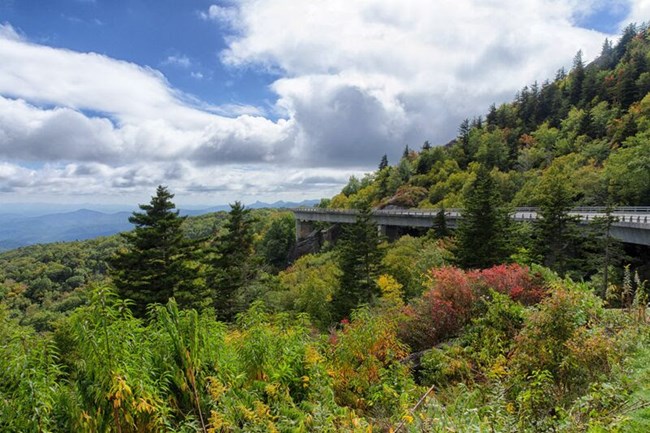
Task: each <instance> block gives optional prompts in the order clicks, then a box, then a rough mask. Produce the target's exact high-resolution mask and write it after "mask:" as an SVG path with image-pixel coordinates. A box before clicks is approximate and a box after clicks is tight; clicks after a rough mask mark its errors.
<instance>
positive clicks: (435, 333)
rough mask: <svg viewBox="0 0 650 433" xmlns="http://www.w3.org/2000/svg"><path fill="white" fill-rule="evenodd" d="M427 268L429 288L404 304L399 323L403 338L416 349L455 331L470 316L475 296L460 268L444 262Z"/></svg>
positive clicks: (427, 345)
mask: <svg viewBox="0 0 650 433" xmlns="http://www.w3.org/2000/svg"><path fill="white" fill-rule="evenodd" d="M429 272H430V274H429V283H428V286H429V287H430V288H429V290H428V291H426V292H425V293H424V294H423V295H422V296H421V297H420V298H418V299H416V300H414V301H413V302H412V303H411V304H410V305H408V306H407V307H405V310H404V313H405V316H406V318H405V320H404V322H403V323H402V326H401V327H400V337H401V339H402V341H405V342H406V343H407V344H409V346H411V349H413V350H416V351H417V350H422V349H426V348H429V347H432V346H434V345H435V344H437V343H439V342H441V341H443V340H445V339H448V338H450V337H452V336H454V335H456V334H457V333H458V331H460V329H461V328H462V327H463V326H464V325H465V324H466V323H467V322H469V320H470V319H471V317H472V314H471V313H472V307H473V304H474V300H475V299H474V292H473V290H472V286H471V282H470V280H469V278H468V276H467V274H466V273H465V272H464V271H462V270H461V269H458V268H454V267H451V266H445V267H442V268H438V269H432V270H430V271H429Z"/></svg>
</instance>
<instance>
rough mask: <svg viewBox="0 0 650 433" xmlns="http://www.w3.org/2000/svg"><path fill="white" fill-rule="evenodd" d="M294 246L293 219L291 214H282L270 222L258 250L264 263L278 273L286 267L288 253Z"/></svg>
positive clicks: (294, 230)
mask: <svg viewBox="0 0 650 433" xmlns="http://www.w3.org/2000/svg"><path fill="white" fill-rule="evenodd" d="M295 244H296V221H295V218H294V217H293V214H291V213H283V214H282V215H279V216H278V217H276V218H274V219H273V220H272V221H271V224H270V226H269V228H268V230H267V231H266V233H265V234H264V237H263V238H262V242H261V245H260V250H261V252H262V255H263V256H264V260H265V261H266V263H268V264H269V265H271V266H272V267H273V268H274V269H275V270H276V271H279V270H282V269H284V268H285V267H286V266H287V264H288V262H287V260H288V257H289V253H290V252H291V249H292V248H293V246H294V245H295Z"/></svg>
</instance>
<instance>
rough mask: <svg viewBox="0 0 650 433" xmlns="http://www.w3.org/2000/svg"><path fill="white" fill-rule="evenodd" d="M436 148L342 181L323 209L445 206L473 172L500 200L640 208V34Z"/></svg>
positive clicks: (648, 194)
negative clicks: (485, 177) (483, 175)
mask: <svg viewBox="0 0 650 433" xmlns="http://www.w3.org/2000/svg"><path fill="white" fill-rule="evenodd" d="M458 132H459V133H458V136H457V137H456V138H455V139H454V140H452V141H451V142H449V143H447V144H446V145H441V146H432V145H430V144H429V143H428V142H425V143H424V144H423V145H422V147H421V148H420V149H413V148H409V147H408V146H407V147H406V148H405V149H404V153H403V155H402V157H401V159H400V160H399V161H396V163H395V165H392V166H390V165H389V164H388V161H387V159H386V158H385V157H384V158H381V155H380V154H379V155H377V162H379V161H380V158H381V163H380V164H379V170H377V171H376V172H375V173H371V174H369V175H367V176H366V177H364V178H362V179H357V178H355V177H352V178H351V179H350V182H349V183H348V184H347V185H346V186H345V187H344V188H343V190H342V191H341V193H340V194H338V195H336V196H335V197H333V198H332V199H331V200H330V201H329V206H330V207H332V208H355V207H358V206H359V205H360V204H362V203H367V202H370V203H371V204H372V206H374V207H379V208H383V207H386V206H397V207H403V208H410V207H420V208H440V207H444V208H453V207H462V206H463V205H464V196H465V193H466V192H467V191H468V189H469V188H470V187H471V185H472V182H473V181H474V179H475V178H476V173H477V172H478V169H479V167H480V166H482V167H485V168H487V169H489V170H490V171H491V175H492V177H493V178H494V179H495V182H496V185H497V187H498V190H499V191H498V192H499V194H500V196H501V198H502V200H503V201H505V202H506V203H508V204H510V205H512V206H539V205H540V203H542V201H543V200H544V199H545V198H548V197H549V191H550V190H549V188H550V187H549V185H555V184H558V185H559V186H560V187H561V188H563V189H564V193H565V194H566V195H567V196H568V197H570V199H571V201H572V202H573V203H574V204H575V205H576V206H602V205H605V204H611V205H620V206H649V205H650V175H649V174H650V30H649V29H648V26H647V25H641V26H636V25H630V26H628V27H627V28H626V29H625V31H624V32H623V34H622V35H621V37H620V39H618V41H617V42H616V44H613V43H611V42H610V41H607V40H606V41H605V43H604V44H603V48H602V52H601V55H600V56H599V57H598V58H597V59H596V60H594V61H593V62H591V63H589V64H585V63H584V62H583V60H582V53H581V52H578V53H577V54H576V56H575V58H574V60H573V67H572V68H571V70H570V71H568V72H567V71H565V70H564V69H560V70H559V71H558V72H557V74H556V76H555V78H554V79H552V80H546V81H544V82H542V83H537V82H534V83H532V84H530V85H528V86H525V87H523V88H522V89H521V90H520V91H519V92H518V93H517V95H516V96H515V98H514V100H513V101H512V102H510V103H505V104H501V105H500V106H496V105H494V104H493V105H492V106H491V107H490V109H489V111H488V112H487V113H485V116H479V117H476V118H474V119H466V120H465V121H463V122H462V123H461V125H460V126H459V131H458Z"/></svg>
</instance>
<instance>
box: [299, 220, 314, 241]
mask: <svg viewBox="0 0 650 433" xmlns="http://www.w3.org/2000/svg"><path fill="white" fill-rule="evenodd" d="M313 231H314V224H313V223H312V222H309V221H300V220H299V219H296V240H298V241H300V240H303V239H307V238H308V237H309V235H310V234H311V232H313Z"/></svg>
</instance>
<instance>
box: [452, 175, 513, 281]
mask: <svg viewBox="0 0 650 433" xmlns="http://www.w3.org/2000/svg"><path fill="white" fill-rule="evenodd" d="M510 232H511V222H510V217H509V215H508V212H507V210H506V208H505V207H504V205H503V204H502V201H501V197H500V196H499V192H498V191H497V186H496V183H495V181H494V179H493V178H492V176H491V174H490V172H489V171H488V169H487V168H485V167H483V166H480V167H479V169H478V171H477V173H476V180H474V182H472V185H471V187H470V188H469V190H468V191H467V193H466V195H465V197H464V206H463V211H462V218H461V219H460V221H459V224H458V230H457V233H456V240H457V244H456V259H457V260H458V262H459V264H460V265H461V266H463V267H465V268H471V269H477V268H487V267H490V266H493V265H496V264H499V263H503V262H504V261H506V260H507V259H508V257H509V255H510V252H511V251H510Z"/></svg>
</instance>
